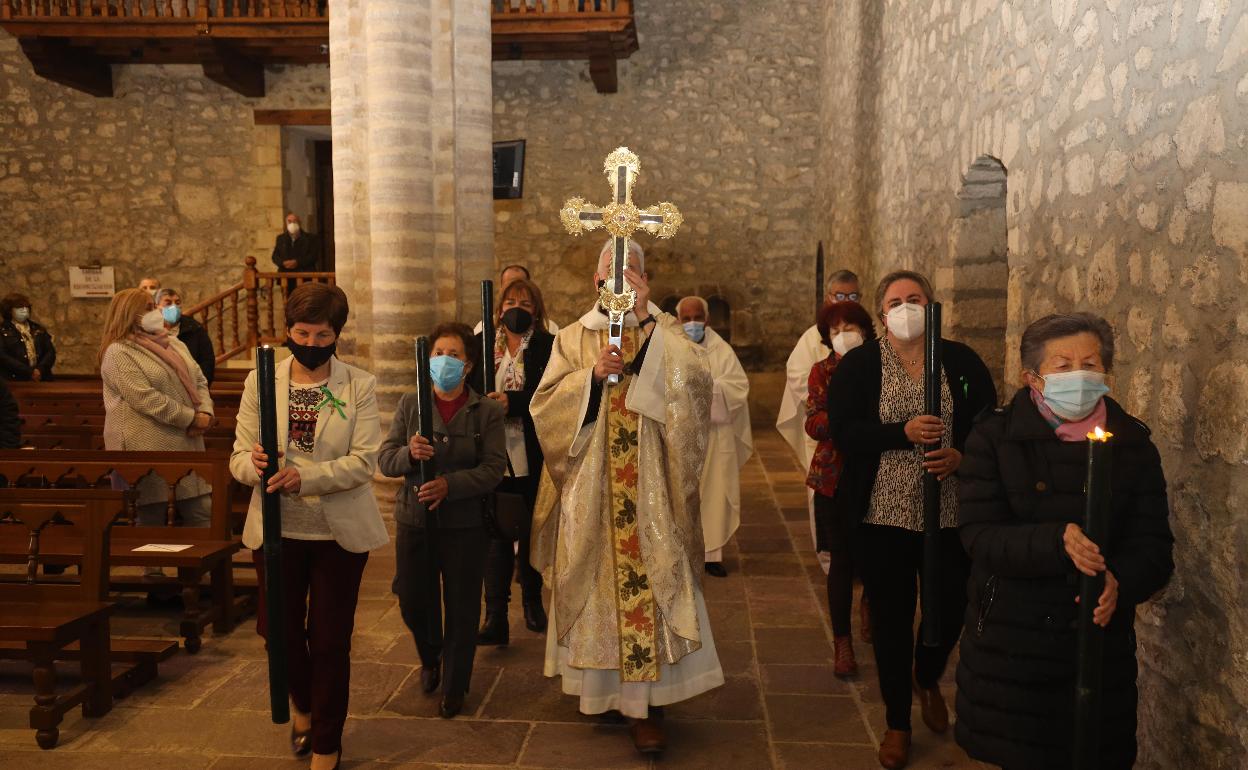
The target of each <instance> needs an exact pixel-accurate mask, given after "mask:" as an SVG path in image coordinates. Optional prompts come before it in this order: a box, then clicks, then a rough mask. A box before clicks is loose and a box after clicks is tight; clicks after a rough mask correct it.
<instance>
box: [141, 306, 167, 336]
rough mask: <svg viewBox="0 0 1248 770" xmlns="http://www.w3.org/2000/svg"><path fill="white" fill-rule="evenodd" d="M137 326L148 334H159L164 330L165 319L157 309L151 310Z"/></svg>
mask: <svg viewBox="0 0 1248 770" xmlns="http://www.w3.org/2000/svg"><path fill="white" fill-rule="evenodd" d="M139 326H142V327H143V331H145V332H147V333H148V334H159V333H161V332H163V331H164V330H165V317H164V316H163V315H161V313H160V310H159V309H156V308H153V309H152V310H149V311H147V312H146V313H144V314H143V317H142V318H140V319H139Z"/></svg>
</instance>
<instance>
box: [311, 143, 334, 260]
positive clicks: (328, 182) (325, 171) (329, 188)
mask: <svg viewBox="0 0 1248 770" xmlns="http://www.w3.org/2000/svg"><path fill="white" fill-rule="evenodd" d="M313 164H314V168H313V177H314V178H315V179H316V219H317V221H318V222H319V223H320V227H321V240H322V242H323V243H324V247H323V248H324V252H323V256H322V264H321V270H322V271H324V272H327V273H332V272H334V270H335V267H334V265H335V264H336V262H335V260H334V149H333V143H332V142H331V141H330V140H328V139H320V140H317V141H316V143H315V144H314V145H313Z"/></svg>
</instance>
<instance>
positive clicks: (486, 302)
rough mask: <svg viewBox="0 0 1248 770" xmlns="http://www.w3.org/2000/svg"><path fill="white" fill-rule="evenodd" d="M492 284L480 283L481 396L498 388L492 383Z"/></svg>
mask: <svg viewBox="0 0 1248 770" xmlns="http://www.w3.org/2000/svg"><path fill="white" fill-rule="evenodd" d="M494 335H495V329H494V282H493V281H482V282H481V388H482V390H481V395H483V396H486V395H489V394H490V393H493V392H494V391H495V390H497V389H498V388H497V387H496V386H495V382H494Z"/></svg>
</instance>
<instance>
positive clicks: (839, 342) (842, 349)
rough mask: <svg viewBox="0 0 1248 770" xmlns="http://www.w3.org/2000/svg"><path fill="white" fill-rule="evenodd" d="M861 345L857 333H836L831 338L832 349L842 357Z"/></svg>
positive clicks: (860, 336) (860, 339) (860, 337)
mask: <svg viewBox="0 0 1248 770" xmlns="http://www.w3.org/2000/svg"><path fill="white" fill-rule="evenodd" d="M861 344H862V335H861V334H859V333H858V332H854V331H848V332H837V333H836V334H835V335H834V336H833V337H832V349H833V350H835V351H836V354H837V355H838V356H843V355H845V354H846V353H848V352H849V351H851V350H853V349H854V348H856V347H858V346H859V345H861Z"/></svg>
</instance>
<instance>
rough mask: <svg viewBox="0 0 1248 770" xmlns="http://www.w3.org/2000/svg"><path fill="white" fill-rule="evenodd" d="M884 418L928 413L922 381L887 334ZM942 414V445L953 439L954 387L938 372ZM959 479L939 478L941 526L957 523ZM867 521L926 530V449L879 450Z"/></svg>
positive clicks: (897, 419)
mask: <svg viewBox="0 0 1248 770" xmlns="http://www.w3.org/2000/svg"><path fill="white" fill-rule="evenodd" d="M880 366H881V372H880V374H881V377H880V422H881V423H884V424H885V425H887V424H889V423H898V422H907V421H909V420H911V419H913V418H915V417H918V416H919V415H921V414H923V413H924V410H923V383H922V382H916V381H915V380H914V378H912V377H911V376H910V375H909V374H907V373H906V369H905V367H904V366H902V363H901V359H899V358H898V357H897V353H896V352H895V351H894V350H893V348H892V346H891V345H889V344H888V340H887V339H883V340H881V341H880ZM940 419H941V421H942V422H944V424H945V433H944V437H943V438H942V440H941V446H946V447H947V446H952V445H953V393H952V392H951V391H950V390H949V377H948V376H947V375H946V374H945V373H944V371H943V370H942V372H941V377H940ZM957 519H958V480H957V477H955V476H950V477H949V478H947V479H945V480H944V481H942V482H941V484H940V526H941V528H946V527H956V526H957V523H958V522H957ZM865 522H866V523H867V524H882V525H884V526H889V527H901V528H902V529H909V530H913V531H915V532H922V531H923V450H921V449H919V448H918V447H917V446H916V447H915V448H913V449H894V450H889V451H887V452H883V453H882V454H881V455H880V472H879V474H878V475H877V476H876V477H875V487H874V488H873V489H872V490H871V508H870V510H869V511H868V513H867V518H866V519H865Z"/></svg>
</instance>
